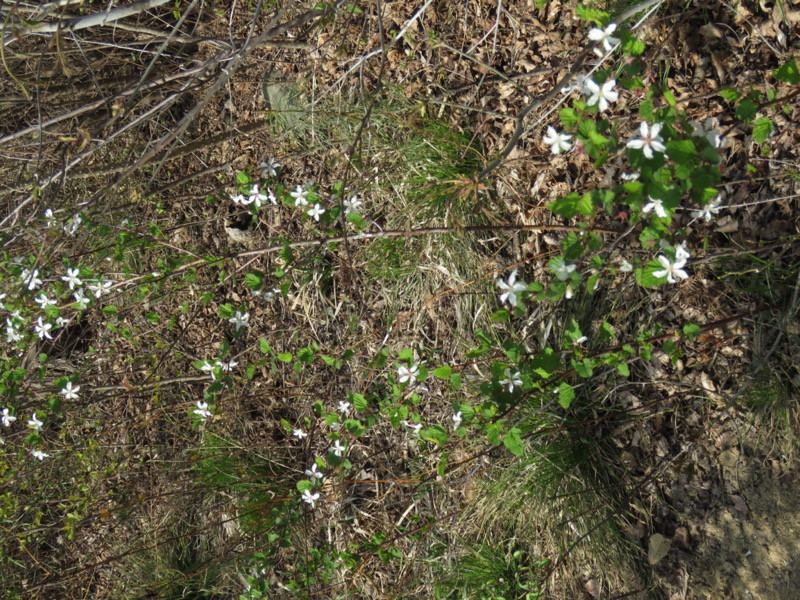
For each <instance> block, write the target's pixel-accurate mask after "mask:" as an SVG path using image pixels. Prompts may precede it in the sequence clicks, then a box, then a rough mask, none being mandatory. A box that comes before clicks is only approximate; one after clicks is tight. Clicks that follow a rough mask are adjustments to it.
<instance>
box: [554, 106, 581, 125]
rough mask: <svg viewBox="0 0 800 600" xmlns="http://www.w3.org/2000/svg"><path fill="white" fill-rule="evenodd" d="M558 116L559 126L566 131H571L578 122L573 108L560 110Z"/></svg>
mask: <svg viewBox="0 0 800 600" xmlns="http://www.w3.org/2000/svg"><path fill="white" fill-rule="evenodd" d="M559 116H560V117H561V124H562V125H563V126H564V127H565V128H567V129H572V128H573V127H574V126H575V124H576V123H577V122H578V120H579V119H578V113H577V112H576V111H575V109H574V108H562V109H561V112H560V113H559Z"/></svg>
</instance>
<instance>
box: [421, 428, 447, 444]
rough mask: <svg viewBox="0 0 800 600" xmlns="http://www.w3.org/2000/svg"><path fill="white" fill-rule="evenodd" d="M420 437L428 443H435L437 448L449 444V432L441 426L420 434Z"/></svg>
mask: <svg viewBox="0 0 800 600" xmlns="http://www.w3.org/2000/svg"><path fill="white" fill-rule="evenodd" d="M419 437H420V438H422V439H423V440H425V441H427V442H433V443H434V444H436V445H437V446H442V445H444V444H446V443H447V431H445V429H444V427H442V426H441V425H434V426H433V427H428V428H426V429H423V430H422V431H420V432H419Z"/></svg>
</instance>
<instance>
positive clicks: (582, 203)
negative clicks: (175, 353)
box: [575, 136, 602, 217]
mask: <svg viewBox="0 0 800 600" xmlns="http://www.w3.org/2000/svg"><path fill="white" fill-rule="evenodd" d="M601 137H602V136H601ZM575 208H576V209H577V210H578V212H579V213H581V214H582V215H586V216H587V217H590V216H592V215H593V214H594V204H593V202H592V194H591V192H587V193H586V194H584V195H583V196H581V199H580V200H578V202H577V203H576V205H575Z"/></svg>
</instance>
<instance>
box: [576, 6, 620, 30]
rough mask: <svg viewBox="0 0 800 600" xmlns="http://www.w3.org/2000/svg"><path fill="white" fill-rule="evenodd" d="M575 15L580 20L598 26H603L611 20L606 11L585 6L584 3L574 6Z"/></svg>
mask: <svg viewBox="0 0 800 600" xmlns="http://www.w3.org/2000/svg"><path fill="white" fill-rule="evenodd" d="M575 16H576V17H578V18H579V19H581V20H582V21H589V22H591V23H594V24H595V25H598V26H601V27H602V26H605V25H606V24H608V23H609V22H610V21H611V17H610V16H609V15H608V13H607V12H605V11H603V10H599V9H597V8H592V7H591V6H586V5H585V4H578V5H577V6H576V7H575Z"/></svg>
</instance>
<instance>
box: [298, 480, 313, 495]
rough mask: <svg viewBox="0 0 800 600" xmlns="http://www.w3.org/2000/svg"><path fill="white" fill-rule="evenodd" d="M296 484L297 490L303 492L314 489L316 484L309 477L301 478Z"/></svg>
mask: <svg viewBox="0 0 800 600" xmlns="http://www.w3.org/2000/svg"><path fill="white" fill-rule="evenodd" d="M295 485H296V486H297V491H298V492H300V493H301V494H302V493H303V492H305V491H306V490H309V491H311V490H312V489H314V485H313V484H312V483H311V482H310V481H309V480H308V479H301V480H300V481H298V482H297V483H296V484H295Z"/></svg>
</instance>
